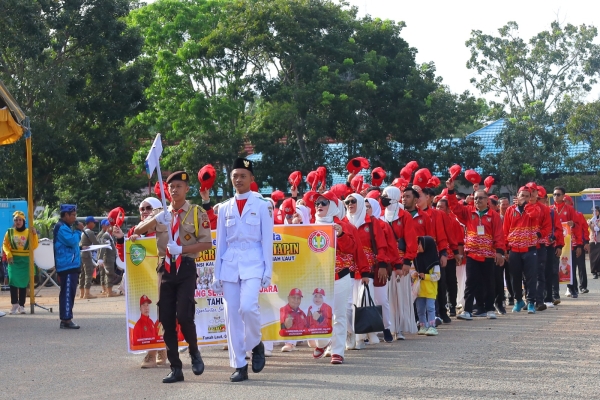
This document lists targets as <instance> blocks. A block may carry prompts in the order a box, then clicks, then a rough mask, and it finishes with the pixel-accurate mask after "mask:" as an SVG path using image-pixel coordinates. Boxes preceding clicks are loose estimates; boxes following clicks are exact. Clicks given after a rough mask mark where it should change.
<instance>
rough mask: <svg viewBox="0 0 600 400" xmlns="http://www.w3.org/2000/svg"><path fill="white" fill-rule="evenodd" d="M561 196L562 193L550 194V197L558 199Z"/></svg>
mask: <svg viewBox="0 0 600 400" xmlns="http://www.w3.org/2000/svg"><path fill="white" fill-rule="evenodd" d="M562 195H563V194H562V193H552V196H554V197H560V196H562Z"/></svg>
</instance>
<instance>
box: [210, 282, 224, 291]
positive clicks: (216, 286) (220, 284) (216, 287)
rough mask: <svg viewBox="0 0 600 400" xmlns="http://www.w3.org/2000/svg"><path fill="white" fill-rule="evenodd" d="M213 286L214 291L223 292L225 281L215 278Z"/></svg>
mask: <svg viewBox="0 0 600 400" xmlns="http://www.w3.org/2000/svg"><path fill="white" fill-rule="evenodd" d="M211 288H212V290H213V292H215V293H222V292H223V282H222V281H220V280H218V279H215V280H214V281H213V282H212V285H211Z"/></svg>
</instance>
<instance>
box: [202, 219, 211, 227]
mask: <svg viewBox="0 0 600 400" xmlns="http://www.w3.org/2000/svg"><path fill="white" fill-rule="evenodd" d="M202 227H203V228H204V229H210V222H208V221H202Z"/></svg>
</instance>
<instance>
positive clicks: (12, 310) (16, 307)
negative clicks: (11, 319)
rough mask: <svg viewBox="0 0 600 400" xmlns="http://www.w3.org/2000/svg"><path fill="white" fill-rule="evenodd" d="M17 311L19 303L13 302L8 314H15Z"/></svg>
mask: <svg viewBox="0 0 600 400" xmlns="http://www.w3.org/2000/svg"><path fill="white" fill-rule="evenodd" d="M18 313H19V305H18V304H13V305H12V308H11V309H10V312H9V314H10V315H15V314H18Z"/></svg>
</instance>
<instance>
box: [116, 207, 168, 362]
mask: <svg viewBox="0 0 600 400" xmlns="http://www.w3.org/2000/svg"><path fill="white" fill-rule="evenodd" d="M139 209H140V220H141V221H144V220H145V219H146V218H148V217H150V216H152V215H156V214H157V213H159V212H161V211H162V203H161V202H160V200H158V199H157V198H154V197H147V198H145V199H144V200H142V202H141V203H140V207H139ZM135 228H136V227H135V226H133V227H131V228H130V229H129V231H128V232H127V239H128V240H131V241H132V242H135V241H136V240H137V239H139V238H140V237H142V235H137V234H135V233H134V230H135ZM163 229H164V230H167V226H166V225H162V224H158V223H157V224H156V230H157V231H161V230H163ZM113 235H114V236H115V237H116V238H117V243H116V247H117V251H118V257H117V265H119V267H121V268H122V269H124V268H123V267H124V264H125V263H124V250H125V239H126V237H125V234H124V233H123V231H122V230H121V228H119V227H118V226H115V227H114V228H113ZM154 236H156V232H148V233H146V234H145V235H143V237H154ZM159 248H160V247H159ZM159 256H161V257H164V256H165V255H164V254H159ZM160 280H161V276H160V273H159V276H158V284H159V285H160ZM121 285H122V288H123V289H124V288H125V274H123V281H122V283H121ZM159 291H160V288H159ZM157 293H158V292H157ZM166 363H167V351H166V350H150V351H148V353H147V354H146V357H144V361H142V368H156V366H157V365H166Z"/></svg>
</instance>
